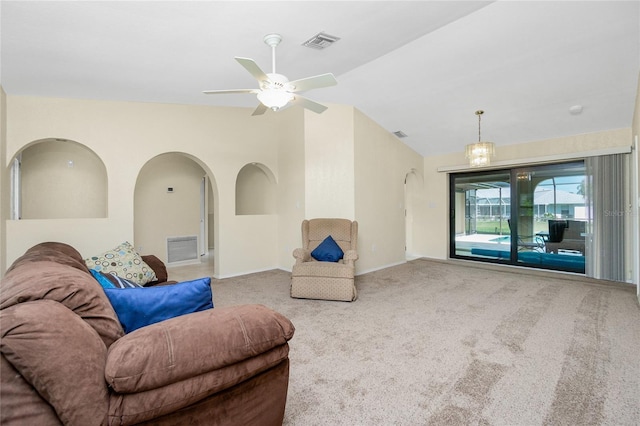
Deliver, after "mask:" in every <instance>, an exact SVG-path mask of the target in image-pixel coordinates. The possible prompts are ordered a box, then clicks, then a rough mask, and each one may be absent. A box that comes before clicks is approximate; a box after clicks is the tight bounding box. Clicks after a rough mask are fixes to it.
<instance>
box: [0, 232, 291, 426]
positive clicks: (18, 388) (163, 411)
mask: <svg viewBox="0 0 640 426" xmlns="http://www.w3.org/2000/svg"><path fill="white" fill-rule="evenodd" d="M165 279H166V278H165ZM0 328H1V342H0V350H1V352H2V357H1V358H0V379H1V386H0V423H1V424H2V425H27V424H28V425H55V424H68V425H82V426H89V425H106V424H109V425H129V424H154V425H186V424H189V425H198V424H206V425H277V424H282V420H283V416H284V409H285V402H286V396H287V387H288V380H289V358H288V353H289V346H288V343H287V342H288V341H289V339H291V338H292V337H293V333H294V327H293V325H292V324H291V322H290V321H289V320H288V319H287V318H285V317H284V316H282V315H280V314H279V313H277V312H274V311H272V310H270V309H268V308H266V307H264V306H262V305H243V306H234V307H225V308H214V309H209V310H205V311H201V312H197V313H192V314H188V315H184V316H180V317H177V318H173V319H169V320H165V321H162V322H159V323H156V324H152V325H149V326H146V327H142V328H140V329H138V330H135V331H133V332H131V333H129V334H126V335H125V334H124V332H123V330H122V327H121V325H120V323H119V322H118V319H117V316H116V314H115V312H114V310H113V308H112V307H111V304H110V303H109V299H108V298H107V296H106V295H105V293H104V291H103V290H102V287H101V286H100V285H99V284H98V282H97V281H95V280H94V278H93V277H92V276H91V275H90V273H89V271H88V269H87V267H86V265H85V264H84V262H83V259H82V257H81V256H80V254H79V253H78V252H77V251H76V250H75V249H74V248H73V247H71V246H69V245H66V244H62V243H42V244H39V245H37V246H34V247H32V248H31V249H29V250H28V251H27V252H26V253H25V254H24V255H23V256H22V257H20V258H19V259H17V260H16V261H15V262H14V263H13V265H12V266H11V267H10V268H9V270H8V271H7V273H6V275H5V277H4V278H3V279H2V281H0Z"/></svg>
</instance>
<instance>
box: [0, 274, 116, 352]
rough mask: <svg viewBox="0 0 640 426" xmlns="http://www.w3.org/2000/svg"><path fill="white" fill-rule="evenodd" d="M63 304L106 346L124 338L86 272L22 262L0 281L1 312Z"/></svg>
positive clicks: (114, 315) (107, 306)
mask: <svg viewBox="0 0 640 426" xmlns="http://www.w3.org/2000/svg"><path fill="white" fill-rule="evenodd" d="M41 299H50V300H54V301H56V302H59V303H62V304H63V305H64V306H66V307H67V308H69V309H71V310H72V311H74V312H75V313H76V314H78V315H80V316H81V317H82V319H83V320H85V321H86V322H87V323H88V324H89V325H91V327H93V328H94V329H95V330H96V331H97V332H98V334H99V335H100V337H101V338H102V340H103V341H104V343H105V345H107V347H109V346H110V345H111V344H112V343H113V342H114V341H115V340H117V339H119V338H120V337H122V336H123V335H124V332H123V330H122V326H121V325H120V322H119V321H118V317H117V316H116V313H115V312H114V310H113V307H112V306H111V303H109V299H108V298H107V296H106V295H105V294H104V291H102V288H101V287H100V285H99V284H98V283H97V282H96V280H95V279H93V277H92V276H91V274H89V273H88V272H82V271H80V270H79V269H76V268H70V267H69V266H68V265H63V264H60V263H57V262H52V261H42V262H29V263H21V264H20V265H19V266H18V267H16V268H12V270H11V271H10V272H8V273H7V274H6V275H5V276H4V278H3V279H2V281H0V309H6V308H8V307H9V306H13V305H15V304H19V303H24V302H28V301H32V300H41Z"/></svg>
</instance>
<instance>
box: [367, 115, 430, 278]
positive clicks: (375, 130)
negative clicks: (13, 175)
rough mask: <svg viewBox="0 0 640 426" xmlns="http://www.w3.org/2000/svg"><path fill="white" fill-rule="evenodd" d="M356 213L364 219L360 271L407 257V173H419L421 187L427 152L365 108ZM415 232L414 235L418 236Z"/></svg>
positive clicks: (416, 207) (416, 197)
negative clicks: (414, 147) (423, 153)
mask: <svg viewBox="0 0 640 426" xmlns="http://www.w3.org/2000/svg"><path fill="white" fill-rule="evenodd" d="M354 128H355V167H354V170H355V217H356V219H357V220H358V225H359V228H358V232H359V238H358V253H359V254H360V260H358V262H357V263H356V265H357V272H359V273H362V272H366V271H371V270H375V269H379V268H382V267H386V266H390V265H395V264H399V263H403V262H405V260H406V255H405V244H406V241H407V235H406V226H405V206H406V205H405V201H406V200H405V179H406V178H407V174H409V173H413V174H414V175H415V179H416V180H418V181H420V182H416V183H415V185H414V186H412V188H414V191H415V190H418V189H419V188H420V185H421V180H422V174H423V170H422V164H423V160H422V157H421V156H420V155H419V154H417V153H416V152H415V151H413V150H412V149H410V148H409V147H407V146H406V145H405V144H404V143H402V141H400V140H399V139H398V138H396V137H395V136H394V135H392V134H391V133H389V132H385V131H384V130H383V129H382V128H381V127H380V126H379V125H378V124H377V123H375V122H374V121H372V120H371V119H369V118H368V117H367V116H365V115H364V114H362V113H361V112H360V111H357V110H356V111H355V126H354ZM409 196H411V197H412V200H413V201H412V202H410V203H409V204H410V205H412V206H413V209H412V210H413V216H414V217H416V218H418V217H420V216H421V215H422V212H421V209H420V207H421V206H422V205H423V204H424V203H423V202H421V201H420V200H421V196H420V194H419V193H415V192H414V193H411V194H409ZM413 239H414V238H412V240H413Z"/></svg>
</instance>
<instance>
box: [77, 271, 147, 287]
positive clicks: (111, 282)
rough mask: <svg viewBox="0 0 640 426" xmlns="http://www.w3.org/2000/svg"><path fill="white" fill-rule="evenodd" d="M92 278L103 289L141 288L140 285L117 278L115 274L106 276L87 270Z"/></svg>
mask: <svg viewBox="0 0 640 426" xmlns="http://www.w3.org/2000/svg"><path fill="white" fill-rule="evenodd" d="M89 272H91V275H93V278H95V279H96V281H98V282H99V283H100V285H101V286H102V287H103V288H136V287H142V286H141V285H140V284H138V283H136V282H133V281H131V280H128V279H126V278H122V277H119V276H117V275H116V274H107V273H104V272H100V271H98V270H96V269H89Z"/></svg>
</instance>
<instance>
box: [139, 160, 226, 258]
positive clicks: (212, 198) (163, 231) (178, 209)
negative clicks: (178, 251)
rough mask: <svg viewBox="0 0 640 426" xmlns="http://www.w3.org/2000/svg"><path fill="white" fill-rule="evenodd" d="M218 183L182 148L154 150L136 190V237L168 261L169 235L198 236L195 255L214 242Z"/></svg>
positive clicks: (145, 249)
mask: <svg viewBox="0 0 640 426" xmlns="http://www.w3.org/2000/svg"><path fill="white" fill-rule="evenodd" d="M216 200H218V188H217V184H216V180H215V177H214V176H213V173H212V172H211V170H210V169H209V167H208V166H207V165H206V164H205V163H203V162H202V161H200V160H199V159H198V158H197V157H194V156H192V155H190V154H187V153H184V152H169V153H163V154H160V155H157V156H155V157H153V158H151V159H150V160H149V161H147V162H146V163H145V164H144V166H143V167H142V168H141V169H140V172H139V174H138V178H137V179H136V185H135V190H134V241H135V243H134V244H135V246H136V249H137V250H138V251H139V252H141V253H143V254H154V255H156V256H158V257H159V258H160V259H162V260H163V261H164V262H165V263H168V262H169V261H171V260H172V259H169V255H168V249H167V240H168V239H169V238H179V237H190V236H196V237H197V241H198V255H204V254H208V253H209V250H211V249H213V248H214V247H216V246H217V226H218V224H217V211H218V203H217V201H216Z"/></svg>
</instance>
